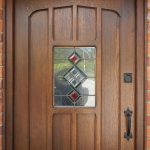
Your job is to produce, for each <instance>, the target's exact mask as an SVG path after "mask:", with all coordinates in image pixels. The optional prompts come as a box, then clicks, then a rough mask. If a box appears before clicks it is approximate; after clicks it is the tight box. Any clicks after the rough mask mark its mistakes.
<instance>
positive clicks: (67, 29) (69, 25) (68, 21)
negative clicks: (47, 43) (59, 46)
mask: <svg viewBox="0 0 150 150" xmlns="http://www.w3.org/2000/svg"><path fill="white" fill-rule="evenodd" d="M53 38H54V40H56V41H60V40H62V41H65V40H66V41H67V40H69V41H70V40H72V39H73V8H72V7H60V8H54V9H53Z"/></svg>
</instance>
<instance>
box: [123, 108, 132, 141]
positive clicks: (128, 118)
mask: <svg viewBox="0 0 150 150" xmlns="http://www.w3.org/2000/svg"><path fill="white" fill-rule="evenodd" d="M124 114H125V118H126V128H127V131H126V132H125V133H124V138H125V139H127V140H128V141H129V140H130V139H132V133H131V117H132V111H131V110H130V109H129V108H128V109H127V110H125V111H124Z"/></svg>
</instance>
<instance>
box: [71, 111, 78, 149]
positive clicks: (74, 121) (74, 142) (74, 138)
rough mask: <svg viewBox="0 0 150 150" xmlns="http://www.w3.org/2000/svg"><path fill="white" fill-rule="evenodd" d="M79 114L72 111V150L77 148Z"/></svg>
mask: <svg viewBox="0 0 150 150" xmlns="http://www.w3.org/2000/svg"><path fill="white" fill-rule="evenodd" d="M76 132H77V114H76V113H72V150H77V134H76Z"/></svg>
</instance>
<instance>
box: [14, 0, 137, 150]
mask: <svg viewBox="0 0 150 150" xmlns="http://www.w3.org/2000/svg"><path fill="white" fill-rule="evenodd" d="M14 6H15V13H14V18H15V19H14V20H15V21H14V50H15V51H14V55H13V57H14V111H13V112H14V122H13V131H14V132H13V133H14V140H13V149H14V150H85V149H86V150H127V149H128V150H134V149H136V146H135V144H136V128H135V126H136V125H135V123H136V122H135V114H136V98H135V95H136V92H135V90H136V88H135V83H136V64H135V62H136V22H135V19H136V18H135V17H136V14H135V12H136V1H135V0H114V1H111V0H92V1H90V0H71V1H70V0H57V1H56V0H36V1H35V0H26V1H24V0H16V1H15V5H14ZM66 90H67V92H66ZM127 110H131V112H132V113H129V114H127V115H125V112H127ZM129 112H130V111H129ZM130 115H131V118H130ZM130 121H131V122H130ZM130 123H131V124H130ZM130 125H131V126H130ZM129 129H131V130H130V133H129ZM126 134H127V135H128V136H129V137H128V138H127V137H126V136H125V135H126Z"/></svg>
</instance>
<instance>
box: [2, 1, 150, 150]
mask: <svg viewBox="0 0 150 150" xmlns="http://www.w3.org/2000/svg"><path fill="white" fill-rule="evenodd" d="M14 1H15V0H6V2H5V10H6V13H5V16H6V18H5V33H4V34H5V46H4V47H5V70H6V74H5V109H4V111H5V122H4V123H5V137H4V142H3V144H4V149H5V150H13V136H14V135H13V118H14V115H13V106H14V103H13V86H14V85H13V78H14V65H13V62H14V60H13V57H14V24H13V22H14ZM146 6H147V2H146V0H136V13H135V14H136V62H135V64H136V95H135V97H136V108H135V109H136V123H135V124H136V127H135V130H136V146H135V147H136V148H135V149H136V150H142V149H143V150H144V148H145V142H144V140H145V119H144V118H145V117H144V116H145V96H144V95H145V92H144V88H145V48H146V46H145V43H146V36H145V35H146V31H147V29H146V11H145V10H146V8H147V7H146Z"/></svg>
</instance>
